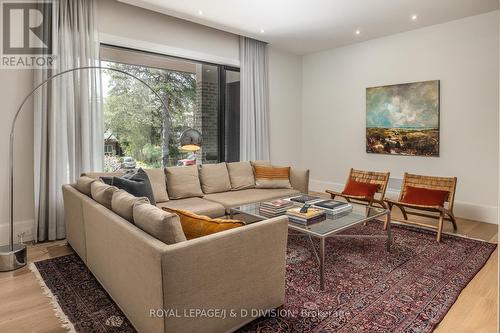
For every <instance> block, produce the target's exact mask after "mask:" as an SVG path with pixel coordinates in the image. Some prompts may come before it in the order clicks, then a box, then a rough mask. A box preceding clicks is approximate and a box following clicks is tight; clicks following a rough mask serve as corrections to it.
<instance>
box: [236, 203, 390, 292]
mask: <svg viewBox="0 0 500 333" xmlns="http://www.w3.org/2000/svg"><path fill="white" fill-rule="evenodd" d="M243 206H246V205H242V207H243ZM373 210H375V211H376V212H375V213H373ZM237 214H243V215H249V216H251V217H254V218H257V219H260V220H266V219H269V217H265V216H262V215H259V214H253V213H250V212H246V211H244V210H242V209H241V208H240V207H234V208H231V209H230V210H229V215H230V217H231V218H233V216H234V215H237ZM383 216H385V218H386V219H387V221H388V223H387V230H386V235H339V233H340V232H342V231H344V230H347V229H349V228H352V227H354V226H356V225H359V224H366V223H367V222H368V221H371V220H374V219H379V218H381V217H383ZM251 223H254V222H251ZM317 223H322V222H317ZM288 228H289V229H291V230H293V231H296V232H298V234H297V233H294V234H290V235H291V236H308V237H309V240H310V241H311V246H312V247H313V251H314V254H315V256H316V258H317V259H318V262H319V286H320V290H321V291H324V290H325V243H326V239H327V238H329V237H335V238H371V239H374V238H385V239H386V250H387V252H390V251H391V245H392V231H391V212H390V211H389V210H388V209H383V208H378V207H377V208H375V207H371V206H366V217H365V218H364V219H360V220H358V221H355V222H352V223H350V224H349V225H346V226H343V227H341V228H338V229H334V230H332V231H329V232H326V233H323V234H321V233H317V232H314V231H312V230H310V229H307V228H304V226H301V225H299V224H295V223H292V222H288ZM312 237H314V238H318V239H319V241H320V246H319V256H318V254H317V252H316V248H315V247H314V244H313V242H312Z"/></svg>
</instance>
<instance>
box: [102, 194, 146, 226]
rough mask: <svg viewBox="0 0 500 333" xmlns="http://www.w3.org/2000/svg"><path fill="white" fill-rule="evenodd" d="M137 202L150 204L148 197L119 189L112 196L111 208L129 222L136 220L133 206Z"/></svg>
mask: <svg viewBox="0 0 500 333" xmlns="http://www.w3.org/2000/svg"><path fill="white" fill-rule="evenodd" d="M137 202H143V203H147V204H149V200H148V198H146V197H136V196H133V195H132V194H130V193H128V192H127V191H125V190H117V191H115V192H114V193H113V197H112V198H111V210H112V211H113V212H115V213H116V214H118V215H120V216H121V217H123V218H124V219H125V220H127V221H129V222H132V223H133V222H134V217H133V208H134V204H135V203H137Z"/></svg>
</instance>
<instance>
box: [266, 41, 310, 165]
mask: <svg viewBox="0 0 500 333" xmlns="http://www.w3.org/2000/svg"><path fill="white" fill-rule="evenodd" d="M268 50H269V66H268V67H269V68H268V69H269V113H270V120H269V122H270V136H271V140H270V141H271V142H270V143H271V160H272V162H273V163H275V164H278V165H279V164H281V165H296V166H299V165H300V164H301V145H302V128H301V125H300V117H301V116H300V114H301V104H302V57H300V56H297V55H293V54H290V53H287V52H284V51H281V50H278V49H276V48H274V47H272V46H270V47H269V49H268Z"/></svg>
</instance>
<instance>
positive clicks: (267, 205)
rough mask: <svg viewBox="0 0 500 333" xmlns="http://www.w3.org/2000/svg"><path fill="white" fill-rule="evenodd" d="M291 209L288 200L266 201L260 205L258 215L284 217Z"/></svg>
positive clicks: (291, 204) (291, 205)
mask: <svg viewBox="0 0 500 333" xmlns="http://www.w3.org/2000/svg"><path fill="white" fill-rule="evenodd" d="M291 207H293V203H292V202H290V201H288V200H282V199H277V200H273V201H266V202H262V203H261V204H260V208H259V213H260V214H261V215H262V216H265V217H275V216H279V215H284V214H285V213H286V211H287V210H288V209H290V208H291Z"/></svg>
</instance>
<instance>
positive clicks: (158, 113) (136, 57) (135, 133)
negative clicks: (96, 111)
mask: <svg viewBox="0 0 500 333" xmlns="http://www.w3.org/2000/svg"><path fill="white" fill-rule="evenodd" d="M101 65H102V66H105V67H109V68H115V69H119V70H122V71H125V72H127V73H130V74H132V75H134V76H136V77H138V78H140V79H142V80H144V81H145V82H147V83H148V85H150V86H151V87H152V88H153V89H154V90H156V91H157V92H158V93H159V94H160V96H161V98H162V99H163V100H164V101H165V103H166V104H167V106H168V114H167V113H165V112H164V108H163V107H162V103H161V100H160V99H159V98H158V97H157V96H156V95H155V94H154V93H153V92H152V91H151V90H150V89H148V87H147V86H145V85H144V84H143V83H141V82H140V81H139V80H136V79H134V78H132V77H130V76H127V75H125V74H122V73H119V72H116V71H103V74H102V82H103V95H104V96H103V101H104V128H105V134H104V140H105V142H104V145H105V169H106V171H113V170H116V169H119V168H135V167H147V168H151V167H153V168H156V167H162V166H171V165H191V164H195V163H217V162H219V161H225V160H226V159H228V160H231V161H233V160H237V159H238V158H237V157H239V72H238V69H234V68H231V69H227V68H225V67H224V66H219V65H214V64H206V63H200V62H196V61H191V60H185V59H178V58H172V57H167V56H163V55H157V54H151V53H146V52H141V51H135V50H129V49H123V48H117V47H112V46H105V45H103V46H101ZM228 71H230V74H227V73H229V72H228ZM235 82H237V83H235ZM236 85H237V86H238V88H237V89H236V88H235V86H236ZM221 87H222V88H221ZM236 90H238V91H237V92H236ZM236 95H237V96H236ZM236 113H237V114H236ZM168 115H169V116H168ZM236 119H237V120H236ZM187 128H194V129H196V130H198V131H200V132H201V134H202V136H203V144H202V149H201V150H200V151H198V152H196V153H191V152H184V151H182V150H180V148H179V138H180V135H181V133H182V132H183V131H184V130H186V129H187ZM236 135H237V137H236Z"/></svg>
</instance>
